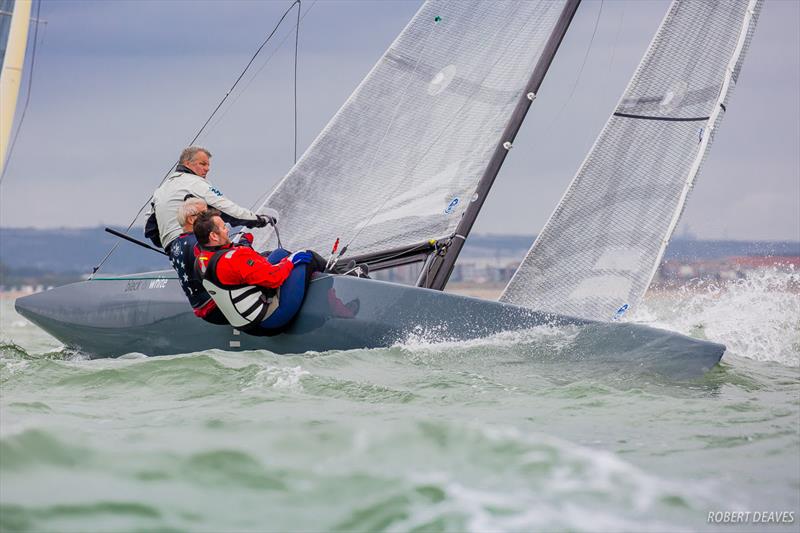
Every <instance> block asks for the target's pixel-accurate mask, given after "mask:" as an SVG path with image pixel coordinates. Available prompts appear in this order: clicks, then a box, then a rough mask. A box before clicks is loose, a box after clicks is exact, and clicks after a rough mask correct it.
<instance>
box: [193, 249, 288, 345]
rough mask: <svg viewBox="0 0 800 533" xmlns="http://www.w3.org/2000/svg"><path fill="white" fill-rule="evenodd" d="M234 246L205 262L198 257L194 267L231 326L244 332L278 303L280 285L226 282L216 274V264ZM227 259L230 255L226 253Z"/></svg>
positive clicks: (231, 251) (256, 324) (233, 250)
mask: <svg viewBox="0 0 800 533" xmlns="http://www.w3.org/2000/svg"><path fill="white" fill-rule="evenodd" d="M235 251H236V249H235V248H226V249H223V250H220V251H218V252H215V253H214V255H213V256H211V259H209V261H208V264H207V265H204V264H203V263H204V261H200V260H199V259H198V261H197V263H196V265H195V268H196V270H197V274H198V277H199V278H200V279H201V280H202V282H203V287H204V288H205V290H206V291H208V294H209V295H211V298H212V299H213V300H214V302H215V303H216V304H217V307H218V308H219V310H220V311H222V314H223V315H225V318H227V319H228V322H229V323H230V325H231V326H233V327H234V328H237V329H240V330H242V331H247V330H248V329H250V328H255V327H257V326H258V325H259V324H260V323H261V321H262V320H265V319H266V318H267V317H269V316H270V315H271V314H272V313H274V312H275V310H276V309H277V308H278V305H280V292H281V290H280V288H278V289H270V288H268V287H260V286H258V285H228V284H225V283H222V282H221V281H220V280H219V278H218V277H217V263H219V260H220V259H221V258H222V256H224V255H225V254H233V253H234V252H235ZM229 258H230V256H229Z"/></svg>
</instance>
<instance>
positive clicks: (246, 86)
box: [207, 0, 318, 211]
mask: <svg viewBox="0 0 800 533" xmlns="http://www.w3.org/2000/svg"><path fill="white" fill-rule="evenodd" d="M317 1H318V0H314V1H313V2H312V3H311V6H310V7H309V8H308V9H306V10H305V12H304V13H303V15H302V16H301V17H300V22H302V21H303V20H304V19H305V18H306V15H308V12H309V11H311V9H312V8H313V7H314V5H315V4H316V3H317ZM292 33H293V31H290V32H288V33H287V34H286V35H284V36H283V39H281V41H280V42H279V43H278V44H277V46H275V49H274V50H273V51H272V53H271V54H270V55H268V56H267V58H266V59H265V60H264V62H263V63H262V64H261V66H260V67H258V70H256V71H255V72H253V74H252V75H251V76H250V77H249V79H248V80H247V82H246V83H245V84H244V85H243V86H242V88H241V89H239V92H238V93H237V94H236V96H235V97H234V98H233V100H231V101H230V103H228V105H227V106H226V107H225V109H224V110H223V111H222V113H220V115H219V116H218V117H217V119H216V120H215V121H214V122H213V123H212V124H211V126H209V127H208V130H207V133H210V132H211V131H213V130H214V128H216V127H217V126H219V124H220V123H222V121H223V120H224V119H225V117H226V116H227V114H228V112H229V111H230V110H231V109H232V108H233V107H235V106H236V103H237V102H238V101H239V99H240V98H241V97H242V95H244V93H246V92H247V90H248V89H249V88H250V86H251V85H252V84H253V82H254V81H255V80H256V79H257V78H258V75H259V74H261V72H262V71H263V70H264V69H265V68H266V67H267V65H268V64H269V62H270V60H271V59H272V58H273V56H274V55H275V54H277V53H278V51H279V50H280V49H281V48H282V47H283V45H284V44H286V41H287V40H288V39H289V37H291V36H292ZM269 192H270V191H266V192H265V193H264V195H266V194H267V193H269ZM264 195H262V196H264ZM256 203H258V202H256ZM256 203H254V204H253V207H255V205H256ZM251 211H252V208H251Z"/></svg>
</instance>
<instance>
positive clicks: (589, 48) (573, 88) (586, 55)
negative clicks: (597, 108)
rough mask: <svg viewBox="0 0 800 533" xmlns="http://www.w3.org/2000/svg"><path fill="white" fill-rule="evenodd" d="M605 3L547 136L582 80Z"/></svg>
mask: <svg viewBox="0 0 800 533" xmlns="http://www.w3.org/2000/svg"><path fill="white" fill-rule="evenodd" d="M603 4H605V0H600V9H598V10H597V18H595V20H594V29H593V30H592V37H591V38H590V39H589V44H588V45H587V46H586V53H585V54H584V55H583V62H582V63H581V68H580V69H578V75H577V76H576V77H575V83H573V84H572V89H571V90H570V92H569V96H567V99H566V100H564V103H563V104H562V105H561V107H560V108H559V110H558V111H557V112H556V114H555V116H554V117H553V120H551V121H550V124H548V125H547V128H545V131H546V132H548V135H546V137H548V138H549V137H550V135H549V132H550V130H551V129H552V128H553V124H555V123H556V122H557V121H558V119H559V118H561V114H562V113H563V112H564V109H566V107H567V105H568V104H569V103H570V101H571V100H572V97H573V96H575V90H576V89H577V88H578V84H579V83H580V81H581V77H582V76H583V69H584V67H586V61H587V60H588V59H589V54H590V53H591V51H592V45H593V44H594V37H595V35H597V27H598V26H600V15H601V14H602V13H603Z"/></svg>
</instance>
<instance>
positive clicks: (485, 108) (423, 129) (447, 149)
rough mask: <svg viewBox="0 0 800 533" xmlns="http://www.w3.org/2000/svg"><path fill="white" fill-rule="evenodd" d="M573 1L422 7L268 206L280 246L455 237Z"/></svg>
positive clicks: (360, 248) (375, 247)
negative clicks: (550, 38)
mask: <svg viewBox="0 0 800 533" xmlns="http://www.w3.org/2000/svg"><path fill="white" fill-rule="evenodd" d="M564 3H565V2H564V1H547V0H545V1H532V2H516V1H514V2H499V1H493V2H477V1H473V2H466V1H453V2H427V3H425V4H424V5H423V6H422V7H421V8H420V10H419V11H418V12H417V14H416V15H415V16H414V18H413V19H412V20H411V22H410V23H409V24H408V26H407V27H406V28H405V29H404V30H403V32H402V33H401V34H400V36H399V37H398V38H397V39H396V40H395V42H394V43H393V44H392V45H391V46H390V48H389V50H388V51H387V52H386V53H385V54H384V55H383V57H381V59H380V60H379V61H378V63H377V64H376V65H375V67H374V68H373V69H372V71H371V72H370V73H369V74H368V75H367V77H366V78H365V79H364V80H363V81H362V82H361V84H360V85H359V86H358V88H357V89H356V91H355V92H354V93H353V94H352V95H351V96H350V98H349V99H348V101H347V102H346V103H345V104H344V106H343V107H342V108H341V109H340V110H339V112H338V113H337V114H336V116H334V118H333V119H332V120H331V121H330V123H328V125H327V126H326V127H325V129H324V130H323V131H322V133H321V134H320V135H319V137H317V139H316V140H315V141H314V143H312V145H311V146H310V147H309V149H308V150H307V151H306V153H305V154H304V155H303V156H302V158H301V159H300V160H299V161H298V163H297V164H296V165H295V166H294V168H292V170H291V171H290V172H289V174H288V175H287V176H286V177H285V178H284V180H283V181H282V182H281V183H280V184H279V185H278V186H277V188H276V189H275V190H274V191H273V192H272V194H271V195H270V196H269V197H268V198H267V200H266V201H265V205H267V206H269V207H271V208H274V209H277V210H278V212H279V213H280V224H279V225H280V233H281V240H282V243H283V245H284V246H285V247H287V248H290V249H291V248H301V247H303V248H306V247H311V248H316V249H317V250H319V251H320V252H323V253H324V252H327V251H329V250H330V249H331V245H332V244H333V242H334V241H335V240H336V238H337V237H341V240H342V246H344V245H345V244H347V243H349V242H350V241H351V240H352V243H351V244H350V246H349V248H348V254H347V255H348V256H349V255H354V254H362V253H369V252H375V251H381V250H385V249H388V248H395V247H401V246H406V245H412V244H416V243H420V242H422V241H426V240H429V239H432V238H433V239H435V238H440V237H444V236H448V235H450V234H452V232H453V231H454V229H455V227H456V225H457V224H458V221H459V219H460V218H461V216H462V214H463V212H464V209H465V207H466V206H467V204H468V203H469V201H470V199H471V197H472V195H473V194H474V191H475V187H476V185H477V182H478V180H479V179H480V177H481V175H482V174H483V172H484V170H485V168H486V165H487V163H488V160H489V158H490V156H491V154H492V152H493V151H494V149H495V147H496V145H497V143H498V142H501V141H500V135H501V133H502V131H503V129H504V128H505V126H506V124H507V122H508V120H509V117H510V115H511V112H512V110H513V109H514V106H515V104H516V103H517V100H518V98H519V97H520V94H521V91H523V90H524V88H525V85H526V82H527V80H528V78H529V77H530V75H531V72H532V71H533V68H534V66H535V64H536V61H537V59H538V58H539V55H540V54H541V52H542V48H543V46H544V43H545V42H546V40H547V38H548V36H549V35H550V33H551V31H552V30H553V27H554V25H555V22H556V20H557V19H558V16H559V15H560V13H561V10H562V9H563V7H564ZM256 245H257V246H259V247H266V246H274V245H275V242H274V240H273V241H272V242H270V243H269V244H267V243H263V242H257V243H256Z"/></svg>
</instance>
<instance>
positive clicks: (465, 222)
mask: <svg viewBox="0 0 800 533" xmlns="http://www.w3.org/2000/svg"><path fill="white" fill-rule="evenodd" d="M580 3H581V0H567V3H566V4H565V5H564V9H563V10H562V11H561V15H560V16H559V18H558V21H557V22H556V25H555V28H553V32H552V33H551V34H550V37H549V38H548V40H547V43H546V44H545V47H544V50H543V51H542V55H541V57H539V61H538V62H537V63H536V66H535V67H534V69H533V73H532V74H531V77H530V79H529V80H528V84H527V86H526V88H525V91H524V94H522V95H521V96H520V98H519V100H518V101H517V105H516V107H515V108H514V111H513V113H512V114H511V119H510V120H509V122H508V125H507V126H506V129H505V130H504V131H503V135H502V137H501V138H500V142H499V144H498V146H497V148H495V151H494V154H492V158H491V159H490V160H489V165H488V166H487V167H486V170H485V172H484V174H483V176H482V177H481V180H480V181H479V182H478V186H477V188H476V189H475V196H474V197H473V199H472V201H471V202H470V204H469V206H468V207H467V209H466V211H465V212H464V216H463V217H462V218H461V222H459V224H458V227H457V228H456V231H455V234H454V235H453V237H452V238H451V239H450V242H449V243H448V245H447V246H446V247H445V248H442V250H441V252H438V254H439V255H437V256H436V257H435V258H434V259H433V261H432V262H431V265H430V271H429V275H428V276H423V277H421V278H420V279H421V280H429V281H428V282H427V284H426V283H425V281H422V283H421V286H425V287H427V288H429V289H436V290H439V291H440V290H443V289H444V287H445V285H447V281H448V280H449V279H450V274H451V273H452V272H453V266H454V265H455V262H456V259H458V255H459V253H460V252H461V248H463V246H464V241H465V240H466V238H467V236H468V235H469V232H470V231H471V230H472V226H473V225H474V224H475V219H476V218H477V217H478V213H479V212H480V210H481V208H482V207H483V203H484V201H486V196H487V195H488V194H489V190H490V189H491V188H492V184H493V183H494V180H495V178H496V177H497V173H498V172H500V167H501V166H502V165H503V162H504V161H505V158H506V155H507V154H508V151H509V150H510V149H511V145H512V143H513V142H514V138H515V137H516V135H517V132H518V131H519V128H520V126H522V121H523V120H524V119H525V115H526V114H527V113H528V109H529V108H530V106H531V103H533V100H534V99H535V98H536V93H537V92H538V91H539V87H540V86H541V85H542V81H543V80H544V77H545V74H547V70H548V69H549V68H550V64H551V63H552V62H553V57H554V56H555V55H556V52H557V51H558V47H559V46H560V45H561V41H562V39H563V38H564V34H566V32H567V29H568V28H569V25H570V23H571V22H572V17H573V16H574V15H575V11H576V10H577V9H578V5H579V4H580Z"/></svg>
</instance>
